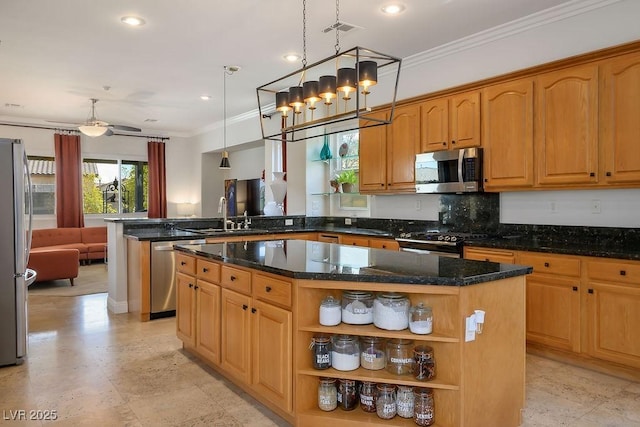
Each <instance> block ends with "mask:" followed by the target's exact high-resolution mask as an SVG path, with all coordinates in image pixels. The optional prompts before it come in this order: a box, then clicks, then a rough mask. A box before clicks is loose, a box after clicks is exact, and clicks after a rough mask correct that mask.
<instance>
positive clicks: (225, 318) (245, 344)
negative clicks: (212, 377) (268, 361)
mask: <svg viewBox="0 0 640 427" xmlns="http://www.w3.org/2000/svg"><path fill="white" fill-rule="evenodd" d="M221 305H222V309H221V314H222V321H221V322H220V324H221V326H222V332H221V338H222V345H221V350H222V359H221V361H220V366H221V367H222V369H224V371H225V372H227V373H228V374H230V375H232V376H234V377H236V378H239V379H241V380H242V381H243V382H245V383H247V384H248V383H250V382H251V373H250V370H249V369H250V365H249V363H250V360H251V359H250V357H251V335H250V333H251V318H250V317H249V316H250V314H251V313H250V310H249V306H250V305H251V297H249V296H247V295H243V294H240V293H238V292H235V291H232V290H229V289H224V288H223V289H222V297H221Z"/></svg>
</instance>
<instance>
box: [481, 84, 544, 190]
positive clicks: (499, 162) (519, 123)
mask: <svg viewBox="0 0 640 427" xmlns="http://www.w3.org/2000/svg"><path fill="white" fill-rule="evenodd" d="M482 146H483V148H484V171H483V172H484V189H485V191H496V190H501V189H513V188H516V189H523V188H528V187H531V186H533V176H534V174H533V160H534V157H533V80H532V79H523V80H517V81H514V82H508V83H501V84H497V85H494V86H489V87H487V88H485V89H483V91H482Z"/></svg>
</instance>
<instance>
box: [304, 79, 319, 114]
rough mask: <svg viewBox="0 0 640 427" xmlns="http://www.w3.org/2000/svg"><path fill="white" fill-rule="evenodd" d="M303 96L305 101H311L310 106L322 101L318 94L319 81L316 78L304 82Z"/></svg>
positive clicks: (312, 106)
mask: <svg viewBox="0 0 640 427" xmlns="http://www.w3.org/2000/svg"><path fill="white" fill-rule="evenodd" d="M302 96H303V97H304V102H308V103H309V108H315V105H314V104H315V103H316V102H318V101H320V97H319V96H318V82H317V81H316V80H310V81H308V82H304V83H303V84H302Z"/></svg>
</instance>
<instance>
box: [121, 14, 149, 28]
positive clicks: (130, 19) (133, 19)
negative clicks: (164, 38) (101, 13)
mask: <svg viewBox="0 0 640 427" xmlns="http://www.w3.org/2000/svg"><path fill="white" fill-rule="evenodd" d="M120 20H121V21H122V23H124V24H127V25H131V26H132V27H139V26H141V25H144V24H145V20H144V19H142V18H140V17H138V16H123V17H122V18H120Z"/></svg>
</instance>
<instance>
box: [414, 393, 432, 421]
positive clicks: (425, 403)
mask: <svg viewBox="0 0 640 427" xmlns="http://www.w3.org/2000/svg"><path fill="white" fill-rule="evenodd" d="M413 396H414V398H415V401H414V404H413V421H414V422H415V423H416V424H417V425H419V426H430V425H432V424H433V423H435V413H436V411H435V406H434V402H433V390H432V389H430V388H424V387H419V388H416V389H414V390H413Z"/></svg>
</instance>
